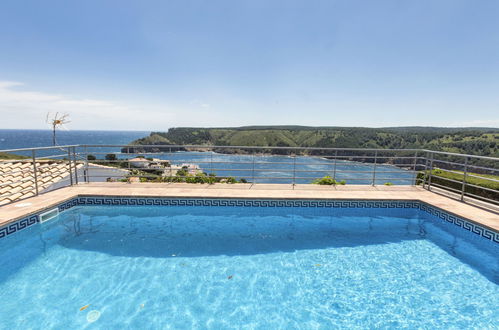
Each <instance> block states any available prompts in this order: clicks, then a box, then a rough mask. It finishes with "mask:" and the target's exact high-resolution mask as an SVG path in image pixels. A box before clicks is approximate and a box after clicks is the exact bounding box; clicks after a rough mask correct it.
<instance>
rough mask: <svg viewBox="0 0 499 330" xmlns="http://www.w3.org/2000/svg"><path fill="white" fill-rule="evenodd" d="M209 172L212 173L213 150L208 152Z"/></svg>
mask: <svg viewBox="0 0 499 330" xmlns="http://www.w3.org/2000/svg"><path fill="white" fill-rule="evenodd" d="M210 173H213V150H212V151H211V152H210Z"/></svg>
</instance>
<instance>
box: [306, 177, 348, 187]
mask: <svg viewBox="0 0 499 330" xmlns="http://www.w3.org/2000/svg"><path fill="white" fill-rule="evenodd" d="M312 183H313V184H319V185H324V186H334V185H337V184H339V185H344V184H346V181H345V180H341V181H340V182H338V181H336V180H335V179H333V178H332V177H331V176H329V175H326V176H325V177H323V178H321V179H315V180H314V181H312Z"/></svg>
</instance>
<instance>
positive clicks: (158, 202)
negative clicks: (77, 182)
mask: <svg viewBox="0 0 499 330" xmlns="http://www.w3.org/2000/svg"><path fill="white" fill-rule="evenodd" d="M78 205H98V206H106V205H109V206H118V205H119V206H210V207H216V206H220V207H256V208H259V207H268V208H275V207H300V208H397V209H404V208H405V209H419V210H421V211H423V212H427V213H429V214H431V215H433V216H435V217H437V218H439V219H441V220H443V221H446V222H448V223H452V224H454V225H456V226H458V227H461V228H463V229H464V230H467V231H469V232H471V233H473V234H475V235H478V236H480V237H483V238H485V239H487V240H490V241H493V242H496V243H499V233H498V232H495V231H493V230H491V229H488V228H485V227H482V226H480V225H478V224H475V223H473V222H471V221H469V220H466V219H464V218H461V217H458V216H456V215H453V214H450V213H448V212H445V211H443V210H441V209H439V208H437V207H434V206H431V205H429V204H426V203H422V202H419V201H396V200H388V201H387V200H283V199H217V198H206V199H205V198H153V197H98V196H97V197H77V198H73V199H71V200H68V201H65V202H64V203H61V204H59V205H58V206H57V207H58V208H59V211H64V210H67V209H70V208H72V207H74V206H78ZM37 222H39V218H38V214H37V215H32V216H30V217H26V218H23V219H21V220H19V221H16V222H15V223H12V224H9V225H8V226H5V227H2V228H0V238H2V237H5V236H8V235H11V234H13V233H15V232H17V231H19V230H21V229H24V228H27V227H29V226H31V225H33V224H35V223H37Z"/></svg>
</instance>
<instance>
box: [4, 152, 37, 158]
mask: <svg viewBox="0 0 499 330" xmlns="http://www.w3.org/2000/svg"><path fill="white" fill-rule="evenodd" d="M26 158H30V157H27V156H20V155H15V154H9V153H6V152H0V159H26Z"/></svg>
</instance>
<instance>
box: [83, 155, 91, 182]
mask: <svg viewBox="0 0 499 330" xmlns="http://www.w3.org/2000/svg"><path fill="white" fill-rule="evenodd" d="M84 155H85V169H84V170H83V180H84V181H85V182H86V183H89V182H90V178H89V175H88V147H87V146H85V149H84Z"/></svg>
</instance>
